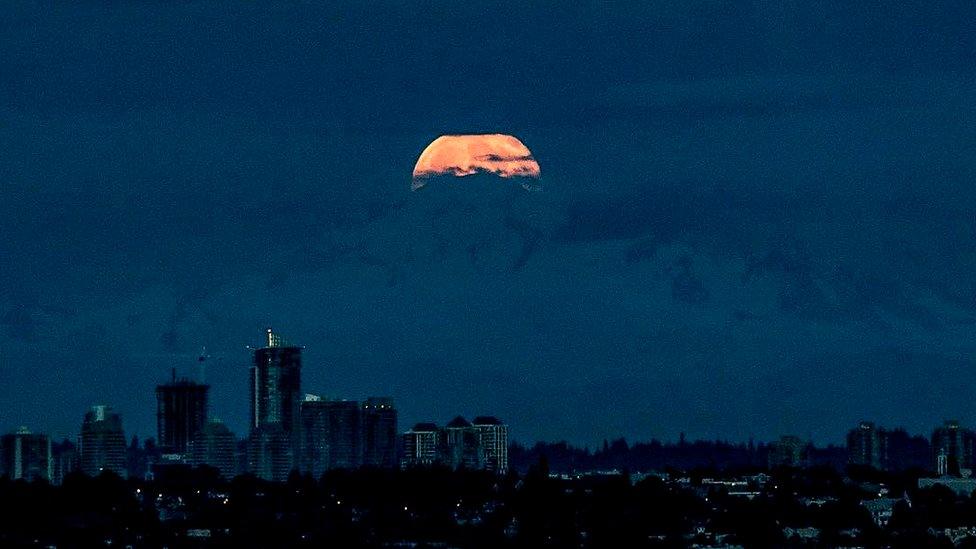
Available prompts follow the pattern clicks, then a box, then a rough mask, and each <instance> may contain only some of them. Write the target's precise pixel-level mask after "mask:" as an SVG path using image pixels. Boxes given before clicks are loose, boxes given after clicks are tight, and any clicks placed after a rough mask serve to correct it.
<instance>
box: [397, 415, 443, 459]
mask: <svg viewBox="0 0 976 549" xmlns="http://www.w3.org/2000/svg"><path fill="white" fill-rule="evenodd" d="M439 439H440V430H439V429H438V428H437V425H436V424H433V423H418V424H416V425H414V426H413V429H410V430H409V431H407V432H406V433H403V436H402V440H403V456H402V458H401V460H400V466H401V467H403V468H408V467H426V466H430V465H433V464H434V463H436V462H437V461H438V446H439Z"/></svg>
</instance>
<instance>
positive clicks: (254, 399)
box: [247, 328, 302, 480]
mask: <svg viewBox="0 0 976 549" xmlns="http://www.w3.org/2000/svg"><path fill="white" fill-rule="evenodd" d="M301 367H302V350H301V348H300V347H296V346H292V345H288V344H287V343H285V342H284V340H283V339H282V338H281V337H280V336H279V335H278V334H276V333H274V331H272V330H271V329H270V328H268V331H267V345H266V346H265V347H262V348H260V349H257V350H255V351H254V362H253V364H252V365H251V371H250V374H251V376H250V396H251V421H250V434H249V437H248V438H249V439H250V440H249V444H248V456H247V462H248V467H249V470H250V471H251V472H253V473H255V474H256V475H257V476H258V477H260V478H264V479H266V480H284V479H285V478H287V477H288V474H289V473H290V472H291V470H292V469H293V468H294V467H295V465H296V463H295V456H296V455H297V453H298V452H297V450H298V442H299V437H298V433H299V429H300V417H299V405H300V399H301Z"/></svg>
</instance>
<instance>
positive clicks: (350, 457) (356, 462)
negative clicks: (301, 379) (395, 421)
mask: <svg viewBox="0 0 976 549" xmlns="http://www.w3.org/2000/svg"><path fill="white" fill-rule="evenodd" d="M301 418H302V444H301V463H302V465H301V469H302V471H303V472H307V473H311V474H312V475H314V476H319V475H321V474H322V473H324V472H325V471H328V470H330V469H354V468H356V467H359V466H360V465H362V463H363V430H362V412H361V410H360V406H359V403H358V402H356V401H352V400H328V399H322V398H320V397H318V396H316V395H306V397H305V400H304V401H303V402H302V406H301Z"/></svg>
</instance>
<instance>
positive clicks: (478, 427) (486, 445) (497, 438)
mask: <svg viewBox="0 0 976 549" xmlns="http://www.w3.org/2000/svg"><path fill="white" fill-rule="evenodd" d="M471 423H472V426H473V428H474V430H475V432H476V433H478V438H479V440H480V443H481V447H482V449H483V451H484V456H485V458H484V459H485V461H484V464H485V469H487V470H489V471H492V472H494V473H497V474H499V475H504V474H505V473H507V472H508V426H507V425H505V424H503V423H502V422H501V421H499V420H498V418H496V417H491V416H479V417H476V418H474V421H473V422H471Z"/></svg>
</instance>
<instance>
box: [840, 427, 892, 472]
mask: <svg viewBox="0 0 976 549" xmlns="http://www.w3.org/2000/svg"><path fill="white" fill-rule="evenodd" d="M883 437H884V432H883V431H882V430H880V429H878V428H877V427H875V425H874V423H871V422H869V421H862V422H861V423H860V424H858V426H857V428H855V429H851V430H850V431H849V432H848V433H847V458H848V461H849V462H850V463H851V464H853V465H864V466H868V467H874V468H875V469H881V468H882V458H883V455H882V448H883V442H882V441H883Z"/></svg>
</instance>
